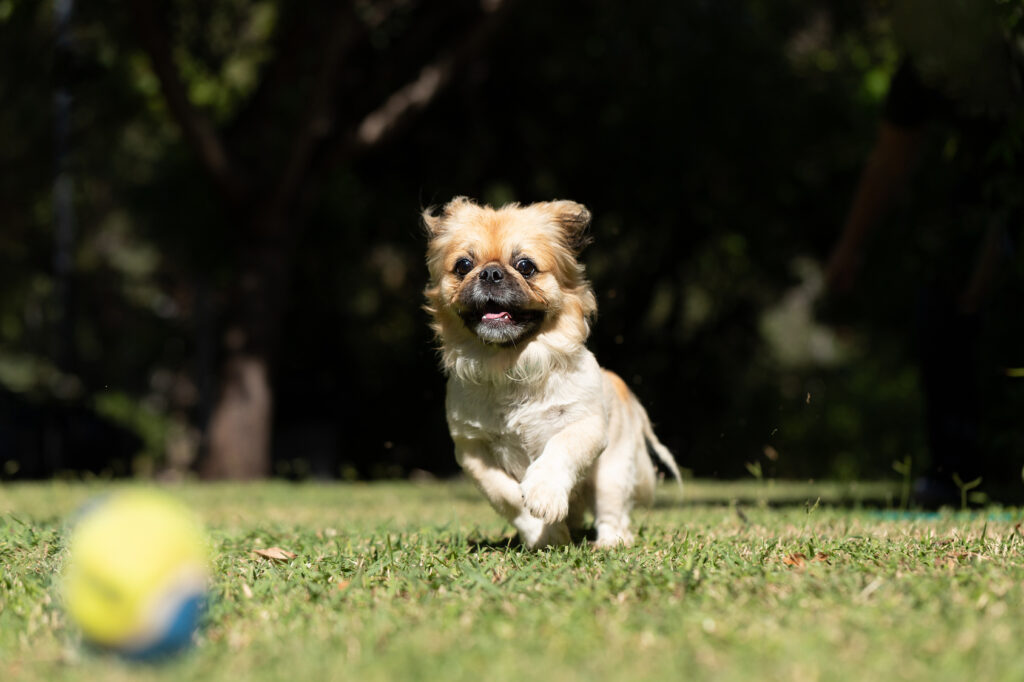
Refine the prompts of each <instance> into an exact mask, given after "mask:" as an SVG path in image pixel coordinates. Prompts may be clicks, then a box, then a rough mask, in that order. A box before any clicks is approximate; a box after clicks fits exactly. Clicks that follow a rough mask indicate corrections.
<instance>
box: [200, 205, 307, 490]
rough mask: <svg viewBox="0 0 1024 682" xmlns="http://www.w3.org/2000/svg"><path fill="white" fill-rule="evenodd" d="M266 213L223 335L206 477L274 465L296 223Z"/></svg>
mask: <svg viewBox="0 0 1024 682" xmlns="http://www.w3.org/2000/svg"><path fill="white" fill-rule="evenodd" d="M290 227H292V226H290V225H288V223H287V221H285V220H283V219H280V218H273V217H267V216H266V215H264V217H262V218H261V219H259V220H258V222H257V224H256V225H255V226H254V227H253V229H252V230H251V231H249V232H247V234H249V235H251V236H252V243H251V244H249V245H248V246H247V247H246V248H245V249H244V251H243V256H242V257H243V263H242V264H241V273H242V274H241V276H240V277H239V280H238V284H237V287H236V290H235V293H234V295H233V297H232V302H231V307H230V308H229V314H230V316H231V317H230V319H229V322H228V325H227V327H226V333H225V334H224V336H223V342H224V356H223V361H222V363H221V367H222V370H221V371H222V373H221V378H220V391H219V395H218V397H217V402H216V404H215V405H214V407H213V411H212V413H211V416H210V424H209V430H208V432H207V448H208V449H207V453H206V458H205V461H204V463H203V466H202V468H201V473H202V476H203V478H210V479H235V480H237V479H254V478H262V477H265V476H268V475H269V474H270V473H271V437H272V424H273V407H274V397H273V389H272V386H271V375H272V374H273V368H274V359H275V353H276V350H277V345H278V340H279V334H280V329H281V321H282V317H283V315H284V305H285V301H286V297H287V290H288V279H289V277H288V274H289V271H290V267H291V260H292V248H291V246H292V244H293V235H294V232H295V230H294V229H289V228H290Z"/></svg>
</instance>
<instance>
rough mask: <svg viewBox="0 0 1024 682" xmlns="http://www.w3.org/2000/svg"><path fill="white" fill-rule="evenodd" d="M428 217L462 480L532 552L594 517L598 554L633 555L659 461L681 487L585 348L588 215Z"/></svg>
mask: <svg viewBox="0 0 1024 682" xmlns="http://www.w3.org/2000/svg"><path fill="white" fill-rule="evenodd" d="M422 219H423V225H424V227H425V229H426V232H427V240H428V244H427V268H428V270H429V283H428V285H427V287H426V289H425V291H424V294H425V296H426V299H427V303H426V306H425V308H426V310H427V312H428V313H429V315H430V317H431V326H432V328H433V330H434V332H435V334H436V336H437V339H438V340H439V342H440V355H441V363H442V368H443V370H444V372H445V374H446V375H447V379H448V384H447V398H446V401H445V407H446V413H447V418H448V428H449V431H450V433H451V437H452V440H453V441H454V444H455V457H456V460H457V461H458V463H459V465H460V466H461V467H462V470H463V471H464V472H465V473H466V474H467V475H468V476H469V477H470V478H471V479H472V480H473V481H474V482H475V483H476V485H477V487H478V488H479V489H480V490H481V491H482V492H483V494H484V496H486V498H487V499H488V501H490V503H491V505H492V506H493V507H494V508H495V509H496V510H497V511H498V513H500V514H501V515H502V516H504V517H505V518H506V519H507V520H509V521H510V522H511V523H512V525H513V526H515V528H516V530H517V531H518V532H519V538H520V541H521V542H522V543H523V544H524V545H525V546H526V547H528V548H531V549H538V548H542V547H547V546H557V545H564V544H568V543H569V542H570V529H573V530H575V529H578V528H581V527H582V525H583V522H584V513H585V512H586V511H590V512H591V513H592V515H593V517H594V526H595V529H596V531H597V539H596V541H595V545H596V546H598V547H614V546H619V545H623V546H627V545H630V544H631V543H632V542H633V533H632V532H631V531H630V527H629V526H630V512H631V511H632V509H633V507H634V505H635V504H637V503H639V504H650V503H651V501H652V500H653V497H654V487H655V482H656V471H655V466H654V463H653V461H652V457H651V455H652V454H653V456H655V457H657V458H658V459H659V460H660V461H661V462H662V463H663V464H664V465H665V466H666V467H667V468H668V470H669V471H670V472H671V473H672V475H673V476H674V477H675V478H676V480H677V481H679V480H681V479H680V476H679V469H678V467H677V466H676V462H675V459H674V458H673V456H672V454H671V453H670V452H669V450H668V449H667V448H666V447H665V446H664V445H662V444H661V442H660V441H659V440H658V439H657V437H656V436H655V435H654V431H653V429H652V428H651V422H650V420H649V419H648V417H647V413H646V411H645V410H644V408H643V406H641V404H640V402H639V401H638V400H637V398H636V396H634V395H633V393H632V392H631V391H630V390H629V388H627V386H626V384H625V383H624V382H623V380H622V379H620V378H619V377H618V376H616V375H615V374H614V373H612V372H610V371H608V370H606V369H602V368H601V367H600V365H598V363H597V360H596V358H595V357H594V355H593V353H591V352H590V351H589V350H588V349H587V346H586V341H587V337H588V336H589V334H590V326H591V322H592V321H593V319H594V317H595V315H596V313H597V301H596V299H595V297H594V291H593V289H592V288H591V285H590V282H589V281H587V279H586V273H585V270H584V267H583V264H582V263H580V261H579V254H580V251H581V250H582V249H583V247H584V246H585V245H586V244H587V243H588V242H589V241H590V240H589V238H588V236H587V228H588V227H589V225H590V211H588V210H587V208H586V207H585V206H583V205H582V204H578V203H576V202H573V201H549V202H541V203H534V204H530V205H527V206H520V205H519V204H508V205H506V206H503V207H501V208H498V209H494V208H491V207H490V206H486V205H481V204H478V203H476V202H474V201H472V200H470V199H468V198H466V197H456V198H455V199H452V200H451V201H450V202H449V203H448V204H446V205H445V206H444V207H442V208H441V209H440V211H437V210H436V209H427V210H425V211H423V213H422Z"/></svg>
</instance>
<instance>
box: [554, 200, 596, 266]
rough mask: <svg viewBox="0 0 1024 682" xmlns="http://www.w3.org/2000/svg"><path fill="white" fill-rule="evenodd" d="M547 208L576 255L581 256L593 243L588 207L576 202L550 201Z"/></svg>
mask: <svg viewBox="0 0 1024 682" xmlns="http://www.w3.org/2000/svg"><path fill="white" fill-rule="evenodd" d="M547 206H548V210H550V211H551V213H552V214H553V215H554V217H555V221H556V222H557V223H558V225H559V226H560V227H561V228H562V233H563V234H564V235H565V241H566V243H567V244H568V245H569V248H571V249H572V250H573V252H574V253H576V254H579V252H580V251H582V250H583V249H584V247H586V246H587V244H589V243H590V242H592V241H593V239H591V237H590V234H589V232H588V228H589V227H590V210H589V209H588V208H587V207H586V206H584V205H583V204H579V203H576V202H575V201H550V202H548V204H547Z"/></svg>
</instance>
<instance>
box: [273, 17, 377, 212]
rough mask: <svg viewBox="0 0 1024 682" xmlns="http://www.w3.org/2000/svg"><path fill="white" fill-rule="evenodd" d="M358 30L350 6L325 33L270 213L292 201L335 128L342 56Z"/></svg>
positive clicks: (358, 23)
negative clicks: (318, 63) (318, 65)
mask: <svg viewBox="0 0 1024 682" xmlns="http://www.w3.org/2000/svg"><path fill="white" fill-rule="evenodd" d="M360 29H361V24H360V22H359V18H358V17H357V16H356V14H355V12H354V11H353V8H352V6H351V4H350V3H343V4H342V6H341V7H339V8H338V11H337V13H336V14H335V16H334V19H333V21H331V24H330V26H329V28H328V29H327V31H326V35H325V38H324V44H325V51H324V54H323V62H322V67H321V69H320V72H319V73H318V74H317V77H316V81H315V82H314V84H313V91H312V96H311V101H310V105H309V108H308V109H307V111H306V114H305V116H304V117H303V119H302V122H301V123H300V124H299V126H298V129H297V130H296V133H295V139H294V140H293V142H292V145H291V149H290V150H289V152H288V155H287V158H286V160H285V163H284V169H283V170H282V172H281V175H280V179H279V180H278V182H277V183H276V184H275V185H274V191H273V198H272V200H271V207H272V208H273V209H277V210H280V209H283V208H284V206H286V205H287V204H288V203H289V202H290V201H291V200H292V199H293V198H294V196H295V192H296V190H297V188H298V187H299V185H300V184H301V183H302V180H303V178H304V177H305V175H306V172H307V171H308V170H309V165H310V161H311V160H312V158H313V154H314V152H315V151H316V148H317V146H318V145H319V144H320V143H321V142H322V141H323V140H324V139H325V138H326V137H328V136H329V135H330V133H331V131H332V130H333V128H334V125H335V106H334V105H335V98H334V91H335V84H336V82H337V80H338V76H339V74H340V72H341V66H342V62H343V61H344V56H345V54H346V53H347V52H348V51H349V50H350V49H351V47H352V46H353V44H354V43H355V42H356V39H357V37H358V35H359V33H360Z"/></svg>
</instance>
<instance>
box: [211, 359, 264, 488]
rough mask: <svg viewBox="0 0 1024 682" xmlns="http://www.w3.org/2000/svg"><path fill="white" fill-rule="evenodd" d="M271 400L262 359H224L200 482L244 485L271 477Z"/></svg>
mask: <svg viewBox="0 0 1024 682" xmlns="http://www.w3.org/2000/svg"><path fill="white" fill-rule="evenodd" d="M272 415H273V394H272V392H271V389H270V379H269V363H268V362H267V359H266V358H261V357H258V356H254V355H247V354H244V353H239V354H237V355H235V356H233V357H230V358H228V360H227V363H226V367H225V369H224V375H223V377H222V379H221V385H220V397H219V398H218V400H217V405H216V407H214V409H213V414H212V416H211V418H210V427H209V432H208V434H207V436H208V441H207V444H208V447H209V452H208V455H207V457H206V461H205V463H204V466H203V471H202V474H203V478H213V479H232V480H246V479H254V478H262V477H264V476H266V475H267V474H269V473H270V436H271V420H272Z"/></svg>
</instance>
